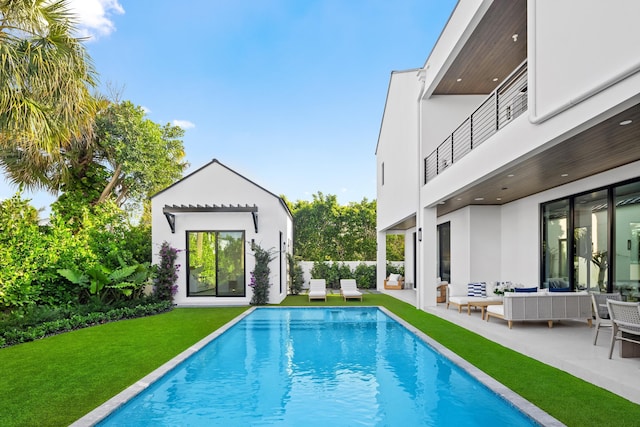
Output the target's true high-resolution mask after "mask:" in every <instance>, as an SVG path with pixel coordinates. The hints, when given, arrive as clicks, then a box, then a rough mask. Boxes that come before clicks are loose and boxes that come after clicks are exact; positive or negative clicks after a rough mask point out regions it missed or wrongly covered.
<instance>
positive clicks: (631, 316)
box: [607, 299, 640, 359]
mask: <svg viewBox="0 0 640 427" xmlns="http://www.w3.org/2000/svg"><path fill="white" fill-rule="evenodd" d="M607 308H608V309H609V317H611V322H612V323H613V332H611V348H610V349H609V359H611V355H612V354H613V346H614V345H615V343H616V341H618V340H619V341H628V342H632V343H636V344H640V305H639V303H637V302H622V301H614V300H611V299H608V300H607ZM620 345H622V342H621V343H620Z"/></svg>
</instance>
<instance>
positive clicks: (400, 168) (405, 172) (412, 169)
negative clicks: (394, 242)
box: [376, 70, 419, 230]
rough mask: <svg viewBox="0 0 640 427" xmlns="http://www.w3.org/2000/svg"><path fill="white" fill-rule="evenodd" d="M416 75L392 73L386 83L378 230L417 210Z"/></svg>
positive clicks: (414, 72) (379, 158)
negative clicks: (387, 86) (387, 87)
mask: <svg viewBox="0 0 640 427" xmlns="http://www.w3.org/2000/svg"><path fill="white" fill-rule="evenodd" d="M417 73H418V71H417V70H408V71H402V72H393V73H392V74H391V79H390V82H389V91H388V94H387V101H386V104H385V110H384V115H383V118H382V124H381V126H380V135H379V138H378V147H377V149H376V164H377V170H378V171H377V176H378V179H377V206H378V209H377V224H378V225H377V226H378V230H383V229H387V228H388V227H391V226H392V225H393V224H395V223H397V222H399V221H401V220H403V219H405V218H407V217H410V216H413V215H415V212H416V209H417V206H418V113H417V110H418V107H417V105H418V93H419V82H418V76H417ZM383 164H384V176H383V171H382V169H383ZM383 180H384V183H383Z"/></svg>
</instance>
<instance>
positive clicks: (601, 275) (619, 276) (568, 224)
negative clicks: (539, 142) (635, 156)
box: [541, 181, 640, 301]
mask: <svg viewBox="0 0 640 427" xmlns="http://www.w3.org/2000/svg"><path fill="white" fill-rule="evenodd" d="M541 207H542V210H541V212H542V287H544V288H547V287H554V286H562V285H563V284H564V283H565V282H566V283H568V284H569V285H570V286H571V287H572V288H573V289H576V290H589V291H591V292H620V293H622V295H623V299H624V300H626V301H638V300H640V181H635V182H627V183H621V184H618V185H612V186H609V187H606V188H603V189H598V190H594V191H591V192H589V193H583V194H578V195H575V196H571V197H567V198H566V199H561V200H556V201H553V202H549V203H545V204H543V205H542V206H541Z"/></svg>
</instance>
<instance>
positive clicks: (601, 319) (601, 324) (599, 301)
mask: <svg viewBox="0 0 640 427" xmlns="http://www.w3.org/2000/svg"><path fill="white" fill-rule="evenodd" d="M608 299H612V300H615V301H621V300H622V296H621V295H620V292H616V293H612V294H591V302H592V304H593V315H594V317H595V320H596V336H595V337H594V338H593V345H596V342H597V341H598V332H600V328H610V327H611V326H612V323H611V319H609V309H608V308H607V300H608Z"/></svg>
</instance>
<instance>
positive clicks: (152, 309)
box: [0, 301, 173, 347]
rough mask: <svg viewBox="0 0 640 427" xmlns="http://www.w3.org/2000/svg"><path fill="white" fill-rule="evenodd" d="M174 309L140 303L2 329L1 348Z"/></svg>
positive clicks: (168, 304)
mask: <svg viewBox="0 0 640 427" xmlns="http://www.w3.org/2000/svg"><path fill="white" fill-rule="evenodd" d="M172 307H173V304H172V303H171V301H160V302H152V303H151V302H146V303H145V302H144V301H138V304H137V305H135V306H133V307H120V308H112V309H110V310H108V311H102V312H100V311H99V312H92V313H87V314H80V313H73V314H69V315H68V317H64V318H59V319H55V320H50V321H45V322H42V323H39V324H36V325H30V324H25V325H22V326H15V327H11V328H6V329H5V328H2V329H0V331H1V332H0V347H3V346H9V345H14V344H20V343H24V342H29V341H34V340H37V339H40V338H44V337H46V336H48V335H53V334H57V333H61V332H66V331H71V330H74V329H80V328H85V327H88V326H93V325H98V324H101V323H105V322H109V321H114V320H122V319H132V318H135V317H143V316H149V315H152V314H157V313H163V312H165V311H168V310H170V309H171V308H172Z"/></svg>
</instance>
